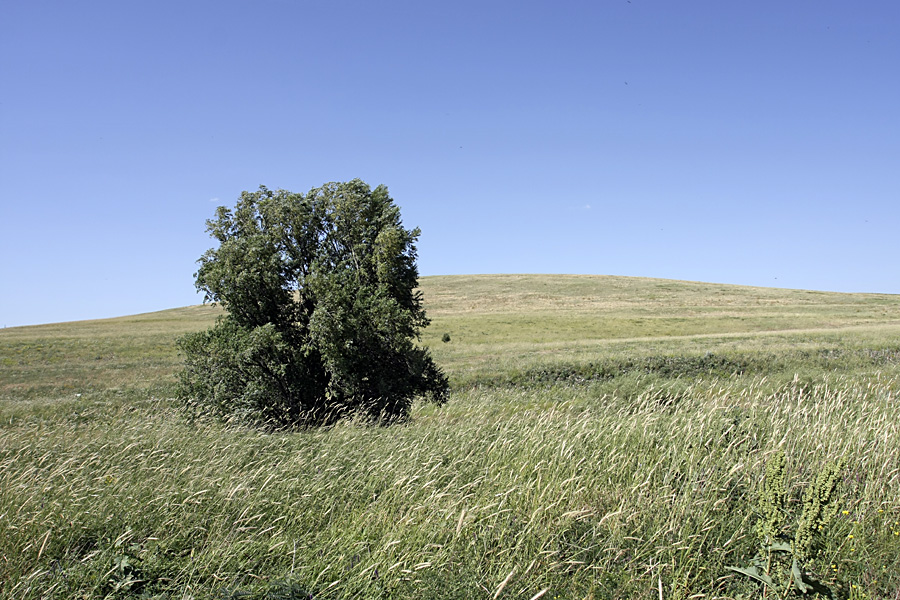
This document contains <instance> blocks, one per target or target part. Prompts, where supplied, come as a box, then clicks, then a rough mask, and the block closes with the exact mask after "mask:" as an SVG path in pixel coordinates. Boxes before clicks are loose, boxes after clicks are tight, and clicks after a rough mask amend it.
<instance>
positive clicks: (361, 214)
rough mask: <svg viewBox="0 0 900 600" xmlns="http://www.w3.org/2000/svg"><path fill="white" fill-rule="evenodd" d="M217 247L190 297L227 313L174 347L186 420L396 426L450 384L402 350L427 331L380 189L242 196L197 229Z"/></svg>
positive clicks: (393, 214) (408, 254)
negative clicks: (181, 359) (349, 419)
mask: <svg viewBox="0 0 900 600" xmlns="http://www.w3.org/2000/svg"><path fill="white" fill-rule="evenodd" d="M207 226H208V230H209V232H210V234H211V236H212V237H213V238H215V239H216V240H218V242H219V247H218V248H213V249H210V250H208V251H207V252H206V253H205V254H204V255H203V256H202V257H201V259H200V261H199V262H200V268H199V270H198V272H197V274H196V278H197V281H196V285H197V289H198V290H200V291H203V292H205V294H206V300H207V301H212V302H216V303H221V304H222V306H223V307H224V308H225V310H226V311H227V314H226V315H225V316H223V317H222V318H221V319H220V320H219V321H218V323H217V324H216V325H215V327H213V328H212V329H211V330H209V331H203V332H198V333H194V334H188V335H186V336H184V337H182V338H181V339H180V341H179V347H180V349H181V351H182V352H183V354H184V356H185V368H184V370H183V372H182V373H181V378H180V379H181V386H180V391H179V395H180V397H181V398H182V399H183V400H184V401H185V402H186V403H187V405H188V406H190V407H191V408H192V409H193V410H194V411H196V412H198V413H202V414H213V415H216V416H220V417H223V418H227V419H234V420H237V421H240V422H244V423H253V424H260V425H265V426H269V427H275V428H284V427H290V426H295V425H301V424H314V423H327V422H332V421H334V420H336V419H339V418H341V417H344V416H348V415H355V414H360V413H361V414H363V415H365V416H366V417H368V418H372V419H382V420H383V419H387V420H393V419H398V418H404V417H405V416H406V415H407V414H408V413H409V409H410V406H411V402H412V399H413V398H414V397H416V396H427V397H429V398H430V399H432V400H435V401H438V402H442V401H443V400H444V398H445V395H446V392H447V387H448V384H447V379H446V377H445V376H444V374H443V373H442V372H441V371H440V369H438V367H437V366H435V364H434V362H433V361H432V359H431V356H430V354H429V353H428V351H427V350H426V349H423V348H419V347H416V346H415V344H414V342H413V340H414V339H416V338H418V336H419V332H420V331H421V329H422V328H424V327H425V326H426V325H427V324H428V319H427V318H426V316H425V310H424V308H423V306H422V296H421V293H420V292H418V291H416V286H417V282H418V270H417V267H416V248H415V241H416V239H417V237H418V235H419V230H418V229H414V230H407V229H404V228H403V226H402V224H401V221H400V211H399V208H398V207H397V206H396V205H395V204H394V203H393V200H392V199H391V198H390V196H388V192H387V188H385V187H384V186H378V187H377V188H375V189H374V190H372V189H371V188H369V186H368V185H366V184H365V183H363V182H362V181H360V180H358V179H356V180H353V181H350V182H347V183H330V184H327V185H325V186H323V187H321V188H316V189H313V190H311V191H310V192H309V193H308V194H305V195H302V194H292V193H290V192H287V191H284V190H279V191H271V190H268V189H266V188H265V187H262V188H260V190H259V191H257V192H253V193H251V192H244V193H243V194H242V195H241V198H240V200H239V201H238V203H237V206H236V208H235V209H234V210H233V211H232V210H229V209H227V208H224V207H220V208H219V209H218V210H217V212H216V219H214V220H211V221H209V222H208V223H207Z"/></svg>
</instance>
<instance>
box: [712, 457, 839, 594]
mask: <svg viewBox="0 0 900 600" xmlns="http://www.w3.org/2000/svg"><path fill="white" fill-rule="evenodd" d="M786 465H787V460H786V457H785V453H784V451H778V452H777V453H776V454H775V455H774V456H773V457H772V458H771V459H770V460H769V462H768V463H767V464H766V478H765V481H764V482H763V491H762V494H761V495H760V498H759V501H758V509H759V513H760V515H759V520H758V521H757V523H756V533H757V536H758V538H759V543H760V551H759V553H758V554H757V555H756V556H755V557H754V558H753V559H752V560H751V561H750V564H749V565H747V566H745V567H728V568H729V569H730V570H732V571H735V572H737V573H740V574H742V575H745V576H747V577H749V578H750V579H753V580H755V581H758V582H759V583H761V584H763V586H764V588H765V590H766V592H768V591H770V590H771V591H772V592H774V593H775V594H777V595H779V596H781V597H787V595H788V594H790V593H791V592H797V593H801V594H810V593H812V594H817V595H818V594H821V595H823V596H827V597H830V598H831V597H834V596H835V594H834V592H833V590H832V589H831V588H830V587H828V586H826V585H824V584H823V583H822V582H820V581H819V580H817V579H816V578H815V577H814V576H813V575H812V574H811V573H809V572H808V565H809V564H810V562H811V561H813V560H814V559H816V558H818V555H819V553H820V552H821V550H822V548H823V545H824V539H825V528H826V526H827V525H828V524H829V523H830V521H831V520H832V518H833V517H834V515H835V513H836V512H837V504H836V503H835V502H834V500H835V499H836V490H837V485H838V482H839V478H840V473H841V470H842V469H843V462H842V461H841V462H837V463H834V462H829V463H827V464H826V465H825V466H824V468H823V469H822V471H821V472H820V473H819V475H818V476H817V477H816V481H815V483H813V484H812V485H810V486H809V487H807V488H806V492H805V495H804V500H803V507H802V509H801V511H800V515H799V516H798V517H797V518H796V521H797V523H796V530H795V532H794V533H793V535H791V533H790V531H789V529H788V527H787V524H788V517H789V516H790V514H789V505H788V501H789V489H788V486H787V477H786V475H785V469H786ZM764 595H765V594H764Z"/></svg>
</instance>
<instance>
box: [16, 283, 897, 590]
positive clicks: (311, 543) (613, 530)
mask: <svg viewBox="0 0 900 600" xmlns="http://www.w3.org/2000/svg"><path fill="white" fill-rule="evenodd" d="M421 289H422V291H423V293H424V295H425V301H426V307H427V309H428V312H429V316H430V317H431V318H432V324H431V326H430V327H429V328H428V329H427V330H426V331H425V333H424V335H423V339H422V342H423V343H424V344H426V345H428V346H429V347H431V349H432V352H433V354H434V357H435V360H436V362H437V363H438V364H439V365H441V366H442V367H443V368H444V369H445V371H446V372H447V373H448V375H449V376H450V379H451V384H452V387H453V391H452V394H451V398H450V401H449V402H448V403H447V404H446V405H444V406H443V407H436V406H433V405H417V406H416V407H415V408H414V410H413V414H412V418H411V420H410V421H409V422H408V423H406V424H403V425H397V426H391V427H371V426H364V425H361V424H355V423H342V424H340V425H338V426H335V427H332V428H328V429H322V430H310V431H300V432H294V433H279V434H266V433H262V432H258V431H253V430H247V429H236V428H229V427H227V426H225V425H222V424H220V423H210V422H189V421H187V420H186V419H185V418H184V417H183V416H182V415H181V414H180V413H179V411H178V407H177V406H176V405H175V403H174V402H173V401H172V400H171V399H170V398H171V396H172V389H173V382H174V377H173V374H174V373H175V372H176V371H177V369H178V366H179V357H178V355H177V353H176V350H175V346H174V339H175V337H176V336H178V335H180V334H181V333H184V332H187V331H193V330H197V329H201V328H205V327H208V326H209V325H211V324H212V323H213V322H214V320H215V318H216V315H217V314H218V310H219V309H217V308H215V307H210V306H197V307H188V308H182V309H175V310H170V311H163V312H158V313H150V314H146V315H137V316H133V317H125V318H118V319H109V320H101V321H86V322H78V323H65V324H56V325H44V326H36V327H23V328H13V329H4V330H0V597H2V598H103V597H110V598H126V597H142V598H179V599H180V598H197V599H199V598H252V599H257V598H259V599H276V598H279V599H287V598H310V597H312V598H501V597H502V598H525V599H526V600H527V599H529V598H548V599H549V598H596V599H600V598H654V599H656V598H660V597H663V598H667V599H668V598H737V597H760V596H759V589H760V588H759V587H758V586H757V584H755V583H754V582H753V581H751V580H750V579H749V578H746V577H743V576H741V575H739V574H738V573H736V572H734V571H730V570H728V568H727V567H728V566H744V565H747V564H748V562H749V560H750V558H752V556H753V555H754V553H755V552H756V551H757V549H758V543H757V541H756V535H755V533H754V525H755V522H756V520H757V516H758V508H757V506H758V504H759V502H758V499H759V497H760V495H761V490H762V484H763V481H764V473H765V466H766V462H767V461H768V460H770V458H771V457H772V456H773V455H774V454H775V453H776V452H777V451H778V450H784V451H785V453H786V455H787V476H788V481H789V484H790V486H791V494H790V497H791V503H790V504H791V507H792V509H791V512H790V514H789V515H788V524H789V525H790V526H791V527H793V526H794V525H796V518H795V516H794V513H795V512H796V511H799V510H800V509H801V505H802V504H803V493H804V490H805V489H806V488H808V487H809V486H810V485H811V483H812V482H813V481H814V480H815V478H816V475H817V473H819V472H820V471H821V470H822V469H823V468H824V465H826V463H828V462H830V461H838V460H843V465H844V466H843V469H842V471H841V477H840V485H839V487H838V492H837V494H838V495H837V504H836V509H837V513H836V515H835V518H834V519H833V521H832V522H831V523H830V524H829V525H828V526H827V527H825V528H824V529H823V530H822V531H821V532H820V535H821V536H822V542H823V546H822V553H821V555H820V556H819V557H818V558H817V559H815V560H814V561H812V562H810V563H809V565H808V566H809V568H810V569H811V570H813V571H814V572H815V573H816V574H817V575H818V576H819V577H820V578H821V580H822V581H823V582H825V583H827V584H828V585H830V586H832V587H833V588H834V589H836V590H839V591H840V594H841V595H843V596H847V597H851V598H859V599H862V598H869V599H881V598H894V599H900V437H898V435H900V418H898V417H900V403H898V395H900V297H898V296H887V295H867V294H853V295H850V294H833V293H823V292H808V291H797V290H774V289H765V288H748V287H738V286H726V285H714V284H701V283H690V282H675V281H664V280H653V279H641V278H625V277H600V276H596V277H594V276H552V275H540V276H538V275H521V276H520V275H494V276H454V277H428V278H423V279H422V280H421ZM444 334H449V336H450V341H449V342H446V343H444V342H442V341H441V338H442V336H444ZM794 509H796V511H795V510H794Z"/></svg>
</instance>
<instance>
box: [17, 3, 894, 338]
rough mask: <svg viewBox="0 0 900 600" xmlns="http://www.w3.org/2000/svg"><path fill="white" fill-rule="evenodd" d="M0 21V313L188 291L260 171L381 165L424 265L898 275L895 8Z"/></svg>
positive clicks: (845, 285)
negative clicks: (218, 227) (217, 213)
mask: <svg viewBox="0 0 900 600" xmlns="http://www.w3.org/2000/svg"><path fill="white" fill-rule="evenodd" d="M2 15H3V16H2V18H0V202H2V211H0V240H2V241H0V326H4V325H6V326H14V325H22V324H31V323H44V322H53V321H68V320H76V319H84V318H96V317H108V316H116V315H123V314H133V313H138V312H145V311H151V310H159V309H164V308H171V307H177V306H184V305H187V304H195V303H199V302H200V301H201V298H200V297H199V296H198V295H196V293H195V291H194V287H193V273H194V271H195V270H196V264H195V261H196V259H197V258H198V257H199V256H200V255H201V254H202V253H203V251H204V250H206V249H207V248H209V247H211V246H212V240H210V239H209V238H208V237H207V235H206V232H205V226H204V222H205V220H206V219H207V218H209V217H211V216H212V215H213V211H214V209H215V207H216V206H217V205H219V204H225V205H233V204H234V202H235V200H236V198H237V197H238V195H239V194H240V192H241V191H242V190H252V189H256V188H257V187H258V186H259V185H260V184H264V185H266V186H267V187H270V188H285V189H289V190H292V191H297V192H305V191H308V190H309V189H310V188H312V187H316V186H319V185H321V184H323V183H325V182H328V181H342V180H348V179H352V178H354V177H360V178H362V179H364V180H365V181H367V182H368V183H370V184H371V185H373V186H374V185H376V184H379V183H384V184H386V185H387V186H388V188H389V189H390V191H391V195H392V196H393V198H394V199H395V200H396V202H397V203H398V204H399V205H400V207H401V211H402V215H403V218H404V222H405V223H406V225H407V226H409V227H413V226H418V227H421V229H422V236H421V238H420V240H419V268H420V272H421V274H422V275H441V274H459V273H595V274H615V275H634V276H646V277H664V278H671V279H687V280H699V281H711V282H723V283H738V284H747V285H759V286H773V287H789V288H805V289H821V290H833V291H866V292H885V293H900V272H898V269H897V266H896V265H897V247H898V242H897V238H898V235H897V227H898V224H900V3H897V2H895V1H893V0H880V1H866V0H861V1H857V2H847V1H845V0H841V1H834V0H790V1H787V2H785V1H783V0H782V1H779V2H773V1H769V0H762V1H756V2H723V1H721V0H704V1H694V0H685V1H679V2H673V1H671V0H631V1H629V0H615V1H612V0H609V1H607V0H594V1H590V2H588V1H581V2H576V1H572V2H549V1H546V2H534V1H515V2H512V1H509V2H490V1H485V0H481V1H478V2H474V1H468V0H454V1H453V2H427V1H421V0H414V1H404V2H397V1H392V0H383V1H378V2H373V1H369V0H366V1H342V0H327V1H326V0H317V1H303V0H296V1H288V0H281V1H275V0H259V1H254V2H250V1H240V2H238V1H227V0H217V1H192V0H181V1H179V2H172V1H168V0H164V1H156V2H137V1H135V2H128V1H125V2H123V1H121V0H116V1H94V0H92V1H88V2H70V1H55V0H53V1H49V0H4V2H3V8H2Z"/></svg>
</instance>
